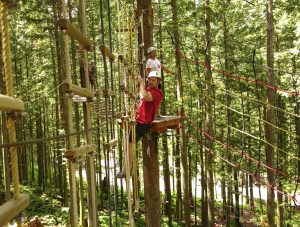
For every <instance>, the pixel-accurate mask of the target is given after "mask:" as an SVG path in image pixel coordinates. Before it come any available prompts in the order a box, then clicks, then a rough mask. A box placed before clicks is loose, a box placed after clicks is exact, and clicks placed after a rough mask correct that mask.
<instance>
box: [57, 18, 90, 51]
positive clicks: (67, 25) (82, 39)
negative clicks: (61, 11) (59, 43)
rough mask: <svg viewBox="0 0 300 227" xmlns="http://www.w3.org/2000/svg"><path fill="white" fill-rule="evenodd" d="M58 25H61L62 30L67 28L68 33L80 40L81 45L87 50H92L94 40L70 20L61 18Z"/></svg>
mask: <svg viewBox="0 0 300 227" xmlns="http://www.w3.org/2000/svg"><path fill="white" fill-rule="evenodd" d="M56 25H57V26H58V27H60V29H61V30H65V31H66V33H67V34H68V35H69V36H70V37H71V38H72V39H75V40H77V41H78V43H79V45H80V46H82V47H83V48H85V49H87V50H91V46H92V41H90V40H89V39H88V38H87V37H86V36H85V35H84V34H82V33H81V32H80V30H78V29H77V28H75V27H74V26H73V25H72V24H71V23H70V22H69V21H68V20H66V19H59V20H58V21H57V22H56Z"/></svg>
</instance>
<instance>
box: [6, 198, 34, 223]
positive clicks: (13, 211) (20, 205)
mask: <svg viewBox="0 0 300 227" xmlns="http://www.w3.org/2000/svg"><path fill="white" fill-rule="evenodd" d="M29 202H30V198H29V195H25V194H20V196H19V198H18V199H10V200H8V201H7V202H6V203H4V204H3V205H1V206H0V226H4V225H6V224H7V223H8V222H10V221H11V220H12V219H13V218H14V217H16V216H17V215H18V214H20V213H21V212H22V211H23V210H25V208H26V207H28V205H29Z"/></svg>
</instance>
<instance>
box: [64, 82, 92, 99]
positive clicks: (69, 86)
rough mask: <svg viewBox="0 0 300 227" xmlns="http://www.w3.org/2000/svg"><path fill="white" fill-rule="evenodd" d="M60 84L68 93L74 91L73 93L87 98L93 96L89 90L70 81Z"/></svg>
mask: <svg viewBox="0 0 300 227" xmlns="http://www.w3.org/2000/svg"><path fill="white" fill-rule="evenodd" d="M60 86H61V88H62V89H63V91H65V92H68V93H74V94H75V95H79V96H81V97H86V98H87V99H92V98H93V97H94V94H93V92H92V91H91V90H89V89H87V88H83V87H80V86H77V85H75V84H72V83H63V84H62V85H60Z"/></svg>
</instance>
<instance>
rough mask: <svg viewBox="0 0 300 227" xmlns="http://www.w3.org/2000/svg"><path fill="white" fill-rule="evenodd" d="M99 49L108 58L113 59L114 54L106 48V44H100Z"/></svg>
mask: <svg viewBox="0 0 300 227" xmlns="http://www.w3.org/2000/svg"><path fill="white" fill-rule="evenodd" d="M99 49H100V50H101V52H102V53H103V54H104V55H105V56H106V57H108V58H109V60H111V61H114V60H115V58H116V57H115V55H114V54H113V53H111V52H110V50H109V49H108V47H107V46H105V45H103V44H101V45H100V47H99Z"/></svg>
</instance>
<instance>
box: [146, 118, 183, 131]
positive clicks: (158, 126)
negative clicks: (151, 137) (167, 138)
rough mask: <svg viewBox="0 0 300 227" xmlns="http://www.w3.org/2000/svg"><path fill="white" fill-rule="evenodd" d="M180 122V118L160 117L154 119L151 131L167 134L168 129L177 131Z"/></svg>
mask: <svg viewBox="0 0 300 227" xmlns="http://www.w3.org/2000/svg"><path fill="white" fill-rule="evenodd" d="M180 122H181V117H180V116H160V117H159V119H154V121H153V124H152V126H151V128H150V131H152V132H165V131H166V130H167V129H176V128H178V127H179V124H180Z"/></svg>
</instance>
